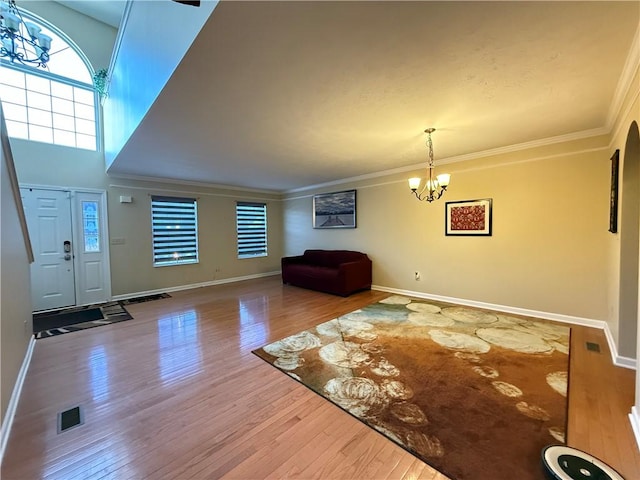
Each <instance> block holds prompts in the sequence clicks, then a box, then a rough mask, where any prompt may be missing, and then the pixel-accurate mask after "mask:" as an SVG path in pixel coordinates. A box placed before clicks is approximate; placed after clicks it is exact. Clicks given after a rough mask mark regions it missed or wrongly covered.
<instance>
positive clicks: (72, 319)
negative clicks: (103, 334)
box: [33, 302, 133, 339]
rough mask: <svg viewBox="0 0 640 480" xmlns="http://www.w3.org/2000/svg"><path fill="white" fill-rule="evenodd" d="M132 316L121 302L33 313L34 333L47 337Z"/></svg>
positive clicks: (38, 336) (108, 323)
mask: <svg viewBox="0 0 640 480" xmlns="http://www.w3.org/2000/svg"><path fill="white" fill-rule="evenodd" d="M132 318H133V317H132V316H131V315H130V314H129V312H128V311H127V309H126V308H124V306H123V305H122V304H121V303H120V302H107V303H100V304H97V305H85V306H83V307H72V308H66V309H63V310H55V311H52V312H46V313H36V314H35V315H33V334H34V336H35V337H36V339H39V338H47V337H53V336H55V335H62V334H65V333H71V332H77V331H79V330H86V329H87V328H93V327H100V326H102V325H110V324H112V323H117V322H123V321H125V320H131V319H132Z"/></svg>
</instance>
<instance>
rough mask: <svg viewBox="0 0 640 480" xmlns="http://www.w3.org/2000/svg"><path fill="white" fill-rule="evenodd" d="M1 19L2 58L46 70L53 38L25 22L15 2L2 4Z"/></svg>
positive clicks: (8, 1) (0, 51)
mask: <svg viewBox="0 0 640 480" xmlns="http://www.w3.org/2000/svg"><path fill="white" fill-rule="evenodd" d="M0 1H1V0H0ZM0 17H1V18H2V23H1V24H0V39H1V41H2V45H1V46H0V58H7V59H8V60H9V61H11V62H16V61H17V62H19V63H21V64H23V65H34V66H36V67H43V68H45V67H46V65H47V62H48V61H49V50H50V49H51V37H50V36H49V35H45V34H44V33H42V31H41V30H42V29H41V28H40V27H39V26H38V25H36V24H35V23H31V22H25V21H24V19H23V18H22V14H21V13H20V11H19V10H18V7H17V6H16V2H15V0H6V1H3V2H2V4H1V10H0Z"/></svg>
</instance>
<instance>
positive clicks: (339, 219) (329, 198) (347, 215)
mask: <svg viewBox="0 0 640 480" xmlns="http://www.w3.org/2000/svg"><path fill="white" fill-rule="evenodd" d="M313 228H356V191H355V190H344V191H341V192H332V193H321V194H318V195H314V196H313Z"/></svg>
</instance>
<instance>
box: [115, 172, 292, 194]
mask: <svg viewBox="0 0 640 480" xmlns="http://www.w3.org/2000/svg"><path fill="white" fill-rule="evenodd" d="M107 176H108V177H109V178H121V179H125V180H138V181H141V182H153V183H164V184H169V185H187V186H190V187H202V188H218V189H220V190H231V191H237V192H249V193H262V194H265V195H279V194H280V193H281V192H279V191H277V190H260V189H257V188H249V187H238V186H234V185H220V184H217V183H207V182H195V181H192V180H178V179H174V178H163V177H150V176H145V175H129V174H126V173H109V172H107Z"/></svg>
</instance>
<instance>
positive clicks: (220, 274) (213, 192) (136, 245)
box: [108, 179, 282, 295]
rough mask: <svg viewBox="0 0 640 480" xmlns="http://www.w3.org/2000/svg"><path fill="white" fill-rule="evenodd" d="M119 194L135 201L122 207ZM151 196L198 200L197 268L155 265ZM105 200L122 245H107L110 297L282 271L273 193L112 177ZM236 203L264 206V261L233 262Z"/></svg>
mask: <svg viewBox="0 0 640 480" xmlns="http://www.w3.org/2000/svg"><path fill="white" fill-rule="evenodd" d="M120 195H130V196H131V197H133V202H132V203H120V202H119V198H120ZM151 195H169V196H171V195H173V196H186V197H192V198H196V199H197V201H198V245H199V257H200V258H199V263H198V264H193V265H180V266H171V267H155V268H154V267H153V258H152V251H151ZM108 199H109V233H110V236H111V238H112V239H114V238H118V239H124V241H125V243H124V245H111V247H110V252H111V275H112V282H111V283H112V292H113V294H114V295H120V294H126V293H132V292H141V291H146V290H155V289H162V288H167V287H172V286H180V285H191V284H197V283H202V282H211V281H215V280H223V279H228V278H235V277H243V276H248V275H256V274H264V273H269V272H274V271H278V270H279V269H280V257H281V256H282V247H281V245H282V202H280V201H279V200H277V199H276V197H275V196H274V195H269V194H263V193H256V192H242V191H237V190H224V189H212V188H198V187H193V186H186V185H170V184H164V185H163V184H153V183H149V182H134V181H131V180H128V181H123V180H122V179H112V186H110V187H109V190H108ZM238 201H263V202H265V203H266V204H267V229H268V253H269V254H268V256H267V257H258V258H247V259H238V258H237V243H236V219H235V212H236V202H238Z"/></svg>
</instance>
